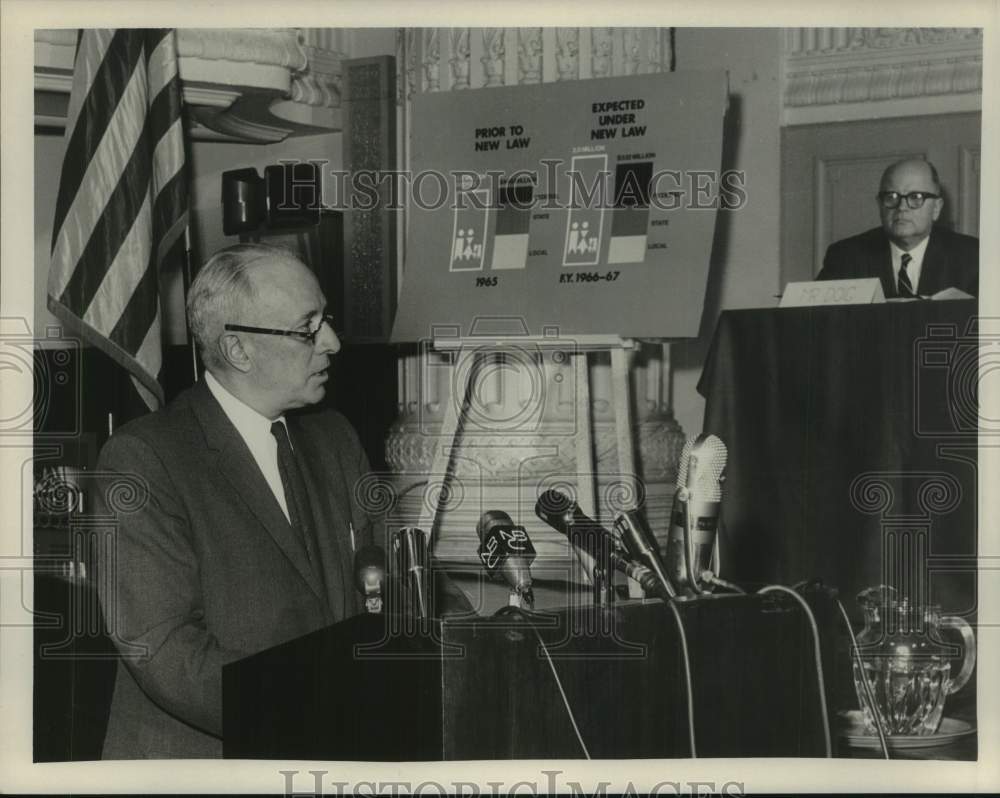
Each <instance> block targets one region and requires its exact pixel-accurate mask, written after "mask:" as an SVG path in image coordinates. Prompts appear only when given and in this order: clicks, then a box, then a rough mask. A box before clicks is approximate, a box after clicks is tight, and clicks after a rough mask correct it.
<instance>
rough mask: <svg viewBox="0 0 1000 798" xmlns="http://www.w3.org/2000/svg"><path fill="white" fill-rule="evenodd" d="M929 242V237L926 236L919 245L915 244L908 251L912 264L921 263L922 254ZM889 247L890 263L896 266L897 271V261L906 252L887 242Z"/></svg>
mask: <svg viewBox="0 0 1000 798" xmlns="http://www.w3.org/2000/svg"><path fill="white" fill-rule="evenodd" d="M930 240H931V237H930V236H929V235H928V236H927V237H926V238H924V240H923V241H921V242H920V243H919V244H917V245H916V246H915V247H914V248H913V249H911V250H910V251H909V253H908V254H909V256H910V258H911V260H912V262H913V263H923V260H924V253H925V252H926V251H927V244H928V242H930ZM889 246H890V247H892V262H893V263H894V264H895V265H896V268H897V269H898V268H899V261H900V259H901V258H902V257H903V253H904V252H906V250H903V249H900V248H899V247H898V246H896V244H895V243H894V242H892V241H890V242H889Z"/></svg>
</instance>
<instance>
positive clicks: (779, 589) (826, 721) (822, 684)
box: [757, 585, 833, 759]
mask: <svg viewBox="0 0 1000 798" xmlns="http://www.w3.org/2000/svg"><path fill="white" fill-rule="evenodd" d="M763 593H787V594H788V595H790V596H792V598H794V599H795V600H796V601H797V602H798V603H799V604H800V605H801V606H802V609H803V610H805V613H806V618H807V619H808V620H809V626H810V628H811V629H812V635H813V654H814V656H815V658H816V682H817V685H818V687H819V708H820V715H821V716H822V719H823V742H824V743H825V745H826V757H827V759H830V758H832V757H833V742H832V741H831V739H830V716H829V713H828V712H827V707H826V681H825V680H824V678H823V660H822V656H821V652H820V646H819V627H818V626H817V625H816V616H815V615H813V611H812V608H811V607H810V606H809V604H808V603H806V600H805V599H804V598H802V596H800V595H799V594H798V593H796V592H795V591H794V590H792V589H791V588H790V587H785V585H768V586H767V587H762V588H761V589H760V590H758V591H757V594H758V595H761V594H763Z"/></svg>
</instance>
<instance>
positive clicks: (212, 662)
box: [98, 244, 373, 759]
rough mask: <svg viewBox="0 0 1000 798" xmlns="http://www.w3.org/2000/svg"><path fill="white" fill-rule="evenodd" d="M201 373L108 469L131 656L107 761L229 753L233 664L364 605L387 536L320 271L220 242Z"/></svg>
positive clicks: (122, 643) (197, 318) (117, 599)
mask: <svg viewBox="0 0 1000 798" xmlns="http://www.w3.org/2000/svg"><path fill="white" fill-rule="evenodd" d="M187 309H188V317H189V321H190V325H191V330H192V334H193V336H194V339H195V341H196V342H197V344H198V347H199V350H200V352H201V356H202V359H203V361H204V363H205V369H206V371H205V374H204V377H203V379H202V380H201V381H200V382H198V383H197V384H195V385H194V386H193V387H192V388H190V389H188V390H187V391H185V392H184V393H182V394H181V395H180V396H178V397H177V398H176V399H175V400H174V401H173V402H171V403H170V405H169V406H167V407H166V408H164V409H162V410H160V411H158V412H155V413H152V414H150V415H148V416H145V417H143V418H140V419H138V420H136V421H134V422H132V423H130V424H127V425H125V426H123V427H122V428H121V429H119V430H118V431H117V432H116V433H115V434H114V435H113V436H112V437H111V439H110V440H108V442H107V444H106V445H105V446H104V448H103V450H102V451H101V455H100V460H99V465H98V467H99V469H100V470H101V471H103V472H115V473H117V474H120V475H122V476H121V477H120V478H119V479H121V480H123V482H126V483H132V484H134V485H136V486H137V489H138V490H139V494H138V498H139V501H137V502H136V503H135V504H136V505H139V506H137V507H134V508H125V507H122V506H120V504H121V503H120V502H116V501H115V499H114V496H115V486H114V484H113V483H114V480H115V477H114V476H109V477H107V482H108V484H107V485H105V486H104V487H105V490H102V491H99V495H101V501H102V502H103V503H104V506H103V507H101V508H99V512H101V513H102V514H106V515H110V516H114V517H115V520H116V524H115V538H114V544H113V545H112V548H111V555H112V561H111V562H109V563H108V566H107V571H106V572H105V573H104V574H102V579H101V580H100V597H101V603H102V606H103V610H104V615H105V619H106V622H107V626H108V630H109V633H110V634H111V635H112V637H113V639H114V640H115V642H116V644H117V645H118V647H119V649H120V652H121V654H122V659H121V661H120V662H119V664H118V675H117V681H116V685H115V691H114V698H113V701H112V707H111V715H110V720H109V724H108V733H107V738H106V741H105V745H104V753H103V756H104V758H105V759H122V758H136V757H153V758H165V757H171V758H180V757H206V756H221V755H222V740H221V733H222V666H223V665H224V664H225V663H228V662H231V661H233V660H236V659H240V658H242V657H245V656H247V655H249V654H252V653H254V652H257V651H260V650H262V649H265V648H269V647H271V646H274V645H277V644H278V643H281V642H284V641H286V640H291V639H292V638H295V637H299V636H301V635H303V634H306V633H307V632H311V631H313V630H315V629H319V628H321V627H324V626H328V625H330V624H333V623H335V622H337V621H340V620H342V619H344V618H345V617H348V616H350V615H354V614H358V613H360V612H362V611H363V605H362V602H361V598H360V596H359V595H358V594H357V593H356V592H355V589H354V586H353V575H352V569H353V557H354V552H355V550H357V549H360V548H361V547H362V546H364V545H365V544H368V543H372V542H373V534H372V520H371V519H370V518H369V517H368V515H367V514H366V512H365V510H364V508H363V507H361V506H360V505H359V504H358V500H357V498H356V496H355V490H354V487H355V484H356V482H357V481H358V479H360V478H361V476H362V475H363V474H365V473H366V472H367V470H368V463H367V460H366V458H365V455H364V453H363V451H362V448H361V445H360V443H359V441H358V438H357V435H356V434H355V432H354V430H353V429H352V428H351V426H350V425H349V423H348V422H347V421H346V419H344V418H343V417H342V416H341V415H340V414H339V413H337V412H336V411H334V410H329V409H324V410H321V411H319V412H315V411H314V412H305V413H297V414H291V413H290V412H289V411H292V410H295V409H297V408H304V407H307V406H309V405H314V404H316V403H317V402H319V401H320V400H322V399H323V396H324V394H325V392H326V381H327V379H328V374H327V368H328V366H329V363H330V358H331V356H332V355H334V354H336V352H337V351H338V350H339V349H340V341H339V340H338V338H337V335H336V333H335V332H334V331H333V328H332V327H331V326H330V317H329V316H328V315H326V299H325V298H324V296H323V294H322V291H321V290H320V287H319V283H318V282H317V280H316V277H315V276H314V274H313V273H312V271H311V270H310V269H309V268H308V267H307V266H305V265H304V264H303V263H302V262H300V261H299V260H298V259H297V258H296V257H295V256H294V255H292V254H291V253H289V252H287V251H285V250H281V249H277V248H273V247H269V246H262V245H251V244H241V245H237V246H233V247H229V248H227V249H224V250H222V251H220V252H218V253H217V254H216V255H214V256H213V257H212V258H211V259H210V260H209V261H208V262H207V263H206V264H205V266H204V267H203V268H202V269H201V271H200V272H199V273H198V276H197V279H196V280H195V281H194V283H193V285H192V286H191V290H190V294H189V297H188V303H187Z"/></svg>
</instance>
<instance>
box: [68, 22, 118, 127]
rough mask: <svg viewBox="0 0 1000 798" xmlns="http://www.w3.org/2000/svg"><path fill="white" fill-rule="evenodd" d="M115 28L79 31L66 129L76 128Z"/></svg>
mask: <svg viewBox="0 0 1000 798" xmlns="http://www.w3.org/2000/svg"><path fill="white" fill-rule="evenodd" d="M114 35H115V32H114V31H113V30H93V31H89V32H88V33H87V34H86V35H85V34H84V31H79V33H78V34H77V37H76V52H75V53H74V54H73V84H72V87H71V91H70V95H69V106H68V107H67V109H66V130H67V131H70V130H74V129H75V128H76V121H77V119H78V118H79V117H80V107H81V106H82V105H83V101H84V100H85V99H86V97H87V95H88V94H90V88H91V86H93V84H94V78H95V77H96V76H97V73H98V70H99V69H100V67H101V63H102V62H103V61H104V55H105V53H107V51H108V47H109V46H110V45H111V40H112V38H114Z"/></svg>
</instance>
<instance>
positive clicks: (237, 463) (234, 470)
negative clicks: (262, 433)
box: [191, 380, 326, 604]
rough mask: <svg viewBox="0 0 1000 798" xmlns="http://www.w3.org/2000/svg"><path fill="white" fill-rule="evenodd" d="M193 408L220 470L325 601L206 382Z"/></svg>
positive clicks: (264, 483)
mask: <svg viewBox="0 0 1000 798" xmlns="http://www.w3.org/2000/svg"><path fill="white" fill-rule="evenodd" d="M191 404H192V408H193V410H194V412H195V415H196V416H197V418H198V421H199V423H200V424H201V427H202V431H203V432H204V435H205V441H206V443H207V444H208V448H209V449H210V450H212V452H211V454H213V455H214V456H215V458H216V468H217V471H218V473H220V474H221V475H222V476H223V477H224V478H225V479H226V480H227V481H228V482H229V484H230V485H232V487H233V490H234V491H235V492H236V494H237V495H238V496H239V497H240V498H241V499H242V500H243V502H244V503H245V504H246V506H247V508H248V509H249V510H250V512H251V513H253V515H254V516H255V517H256V518H257V520H258V521H260V523H261V525H262V526H263V527H264V529H266V530H267V532H268V534H270V535H271V537H272V538H273V539H274V542H275V543H276V544H277V545H278V548H280V549H281V551H282V552H283V553H284V555H285V556H286V557H287V558H288V559H289V561H290V562H291V563H292V565H293V566H294V567H295V570H297V571H298V572H299V575H300V576H302V578H303V579H304V580H305V582H306V584H308V585H309V587H310V588H311V589H312V591H313V592H314V593H315V594H316V596H317V597H318V598H320V599H323V600H324V604H325V603H326V602H325V597H324V595H323V590H322V587H321V585H320V583H319V581H318V580H317V578H316V574H315V573H314V572H313V569H312V567H311V566H310V565H309V560H308V558H307V556H306V552H305V549H304V548H303V546H302V542H301V541H300V540H299V537H298V533H297V532H296V530H294V529H292V527H291V525H290V524H289V523H288V519H287V518H285V514H284V513H283V512H282V511H281V506H280V505H279V504H278V502H277V500H276V499H275V498H274V493H272V491H271V487H270V485H268V484H267V480H265V479H264V475H263V474H262V473H261V472H260V468H259V467H258V466H257V462H256V461H255V460H254V458H253V455H252V454H251V453H250V449H249V448H248V447H247V445H246V443H245V442H244V440H243V438H242V436H241V435H240V434H239V432H237V430H236V427H234V426H233V424H232V422H231V421H230V420H229V417H228V416H227V415H226V414H225V412H224V411H223V409H222V408H221V407H220V406H219V403H218V402H216V401H215V397H214V396H212V393H211V391H209V389H208V387H207V386H206V385H205V383H204V380H202V381H201V382H200V383H199V384H198V385H197V386H195V388H194V389H193V391H192V398H191Z"/></svg>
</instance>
